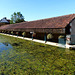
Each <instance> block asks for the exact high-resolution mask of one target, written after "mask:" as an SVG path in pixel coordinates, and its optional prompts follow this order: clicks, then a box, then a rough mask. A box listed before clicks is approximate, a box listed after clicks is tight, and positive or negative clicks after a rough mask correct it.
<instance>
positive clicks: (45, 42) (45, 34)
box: [44, 33, 47, 43]
mask: <svg viewBox="0 0 75 75" xmlns="http://www.w3.org/2000/svg"><path fill="white" fill-rule="evenodd" d="M44 41H45V43H46V42H47V40H46V33H45V35H44Z"/></svg>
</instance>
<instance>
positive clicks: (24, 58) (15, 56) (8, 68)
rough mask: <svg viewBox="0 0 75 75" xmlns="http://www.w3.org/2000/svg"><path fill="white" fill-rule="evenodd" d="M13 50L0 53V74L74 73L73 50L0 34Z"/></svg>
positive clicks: (69, 74) (68, 74) (70, 74)
mask: <svg viewBox="0 0 75 75" xmlns="http://www.w3.org/2000/svg"><path fill="white" fill-rule="evenodd" d="M0 42H8V43H10V44H11V45H12V46H13V50H7V51H3V52H2V53H0V75H74V74H75V51H74V50H72V51H70V50H68V49H63V48H58V47H54V46H49V45H45V44H41V43H36V42H33V41H27V40H23V39H18V38H13V37H9V36H5V35H1V34H0Z"/></svg>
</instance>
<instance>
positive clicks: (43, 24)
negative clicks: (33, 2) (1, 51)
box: [0, 14, 75, 29]
mask: <svg viewBox="0 0 75 75" xmlns="http://www.w3.org/2000/svg"><path fill="white" fill-rule="evenodd" d="M74 18H75V14H70V15H64V16H59V17H53V18H47V19H41V20H36V21H30V22H22V23H16V24H10V25H5V26H1V27H0V29H24V28H65V27H66V26H67V25H68V24H69V23H70V22H71V20H73V19H74Z"/></svg>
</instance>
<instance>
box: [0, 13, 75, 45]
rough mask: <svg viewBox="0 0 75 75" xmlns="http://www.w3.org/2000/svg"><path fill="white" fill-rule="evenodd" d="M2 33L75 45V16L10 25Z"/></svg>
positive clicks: (2, 28)
mask: <svg viewBox="0 0 75 75" xmlns="http://www.w3.org/2000/svg"><path fill="white" fill-rule="evenodd" d="M0 32H4V33H11V32H13V34H14V35H16V32H18V33H17V34H18V35H19V36H22V33H23V32H25V37H32V34H34V33H35V35H34V36H33V38H35V39H41V40H45V41H51V42H58V43H62V44H66V43H67V44H75V14H70V15H64V16H59V17H53V18H47V19H41V20H35V21H29V22H21V23H16V24H8V25H5V26H1V27H0Z"/></svg>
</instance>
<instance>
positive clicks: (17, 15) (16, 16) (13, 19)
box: [10, 12, 24, 24]
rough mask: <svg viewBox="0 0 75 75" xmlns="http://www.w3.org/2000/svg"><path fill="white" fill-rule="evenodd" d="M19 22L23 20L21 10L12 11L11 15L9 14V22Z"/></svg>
mask: <svg viewBox="0 0 75 75" xmlns="http://www.w3.org/2000/svg"><path fill="white" fill-rule="evenodd" d="M20 22H24V16H23V15H22V14H21V12H17V13H16V12H14V13H13V14H12V15H11V20H10V23H11V24H13V23H20Z"/></svg>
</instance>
